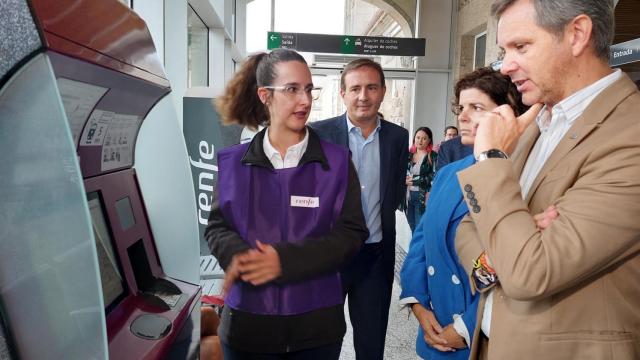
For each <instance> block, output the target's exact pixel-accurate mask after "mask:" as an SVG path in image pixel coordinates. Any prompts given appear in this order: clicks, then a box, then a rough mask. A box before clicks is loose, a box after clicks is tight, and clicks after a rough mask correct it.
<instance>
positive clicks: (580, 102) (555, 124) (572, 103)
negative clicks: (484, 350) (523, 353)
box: [481, 69, 622, 337]
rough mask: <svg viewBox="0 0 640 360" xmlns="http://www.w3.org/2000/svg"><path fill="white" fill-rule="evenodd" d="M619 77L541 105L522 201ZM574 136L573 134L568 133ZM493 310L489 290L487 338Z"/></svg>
mask: <svg viewBox="0 0 640 360" xmlns="http://www.w3.org/2000/svg"><path fill="white" fill-rule="evenodd" d="M621 77H622V71H621V70H620V69H617V70H615V71H614V72H613V73H611V74H609V75H607V76H605V77H603V78H602V79H600V80H598V81H596V82H594V83H593V84H591V85H589V86H587V87H585V88H584V89H581V90H579V91H577V92H576V93H574V94H573V95H571V96H569V97H568V98H566V99H564V100H562V101H561V102H559V103H557V104H556V105H555V106H554V107H553V108H551V112H549V109H548V108H547V107H546V106H545V107H543V108H542V111H540V114H538V117H537V118H536V123H537V124H538V127H539V128H540V137H539V138H538V140H536V144H535V145H534V146H533V149H532V150H531V153H530V154H529V157H528V158H527V163H526V164H525V166H524V169H523V170H522V175H521V176H520V187H521V188H522V198H523V199H525V198H526V197H527V194H528V193H529V190H530V189H531V185H533V182H534V180H535V179H536V177H537V176H538V173H539V172H540V170H541V169H542V167H543V166H544V163H545V162H546V161H547V159H549V156H551V153H553V150H555V148H556V146H558V144H559V143H560V140H562V138H563V137H564V136H565V135H566V134H567V131H569V128H570V127H571V125H573V123H574V122H575V121H576V119H577V118H578V117H580V116H581V115H582V113H584V110H585V109H586V108H587V106H589V104H591V102H592V101H593V99H594V98H595V97H596V96H598V95H599V94H600V93H601V92H602V91H603V90H604V89H606V88H607V87H609V86H610V85H611V84H613V83H614V82H616V81H617V80H618V79H620V78H621ZM569 136H571V137H574V136H577V134H570V135H569ZM492 307H493V290H491V291H489V295H488V296H487V301H486V302H485V304H484V312H483V314H482V324H481V328H482V332H484V334H485V335H486V336H487V337H489V333H490V331H491V309H492Z"/></svg>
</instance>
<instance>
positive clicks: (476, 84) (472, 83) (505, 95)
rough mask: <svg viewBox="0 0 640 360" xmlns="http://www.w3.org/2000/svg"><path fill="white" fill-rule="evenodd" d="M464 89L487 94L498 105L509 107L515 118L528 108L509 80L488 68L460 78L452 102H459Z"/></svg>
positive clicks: (456, 103)
mask: <svg viewBox="0 0 640 360" xmlns="http://www.w3.org/2000/svg"><path fill="white" fill-rule="evenodd" d="M466 89H478V90H480V91H482V92H483V93H485V94H487V95H488V96H489V97H490V98H491V100H493V102H494V103H496V104H498V105H504V104H507V105H509V106H511V108H512V109H513V112H514V113H515V114H516V116H519V115H521V114H523V113H524V112H525V111H527V110H528V109H529V107H528V106H527V105H525V104H523V103H522V95H521V94H520V92H518V89H517V88H516V86H515V84H513V83H512V82H511V79H510V78H509V77H508V76H506V75H502V74H501V73H500V72H499V71H495V70H493V69H491V68H490V67H482V68H479V69H476V70H474V71H472V72H470V73H468V74H466V75H464V76H462V77H461V78H460V79H459V80H458V82H457V83H456V86H455V87H454V89H453V93H454V102H453V105H458V104H459V102H460V92H461V91H462V90H466Z"/></svg>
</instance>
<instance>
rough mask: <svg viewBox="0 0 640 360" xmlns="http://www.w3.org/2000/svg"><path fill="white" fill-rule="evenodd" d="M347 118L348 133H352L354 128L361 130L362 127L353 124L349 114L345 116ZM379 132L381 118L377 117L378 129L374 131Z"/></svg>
mask: <svg viewBox="0 0 640 360" xmlns="http://www.w3.org/2000/svg"><path fill="white" fill-rule="evenodd" d="M345 118H346V119H347V132H349V133H350V132H351V130H353V129H354V128H357V129H360V127H358V126H356V125H355V124H354V123H352V122H351V119H349V114H345ZM361 130H362V129H361ZM378 131H380V116H377V117H376V128H375V129H374V130H373V132H374V133H375V132H378Z"/></svg>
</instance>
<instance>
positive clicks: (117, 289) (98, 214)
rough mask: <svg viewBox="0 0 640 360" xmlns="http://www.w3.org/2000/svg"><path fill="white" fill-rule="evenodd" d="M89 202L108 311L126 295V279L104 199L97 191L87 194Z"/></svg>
mask: <svg viewBox="0 0 640 360" xmlns="http://www.w3.org/2000/svg"><path fill="white" fill-rule="evenodd" d="M87 200H88V203H89V212H90V213H91V219H92V223H93V234H94V237H95V239H96V250H97V253H98V264H99V266H100V282H101V284H102V298H103V300H104V306H105V309H106V310H107V311H108V310H109V309H110V306H111V305H115V300H117V299H118V298H119V297H121V296H122V295H124V292H125V288H124V279H123V277H122V273H121V272H120V270H119V267H118V255H117V253H116V252H115V251H114V248H113V241H112V239H111V235H110V231H109V227H108V225H107V222H106V217H105V215H104V206H103V203H102V198H101V197H100V194H99V193H98V192H97V191H95V192H91V193H89V194H87Z"/></svg>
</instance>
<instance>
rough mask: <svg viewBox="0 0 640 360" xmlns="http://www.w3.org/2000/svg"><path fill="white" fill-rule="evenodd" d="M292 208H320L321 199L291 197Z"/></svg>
mask: <svg viewBox="0 0 640 360" xmlns="http://www.w3.org/2000/svg"><path fill="white" fill-rule="evenodd" d="M291 206H293V207H306V208H317V207H320V198H318V197H308V196H295V195H291Z"/></svg>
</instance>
